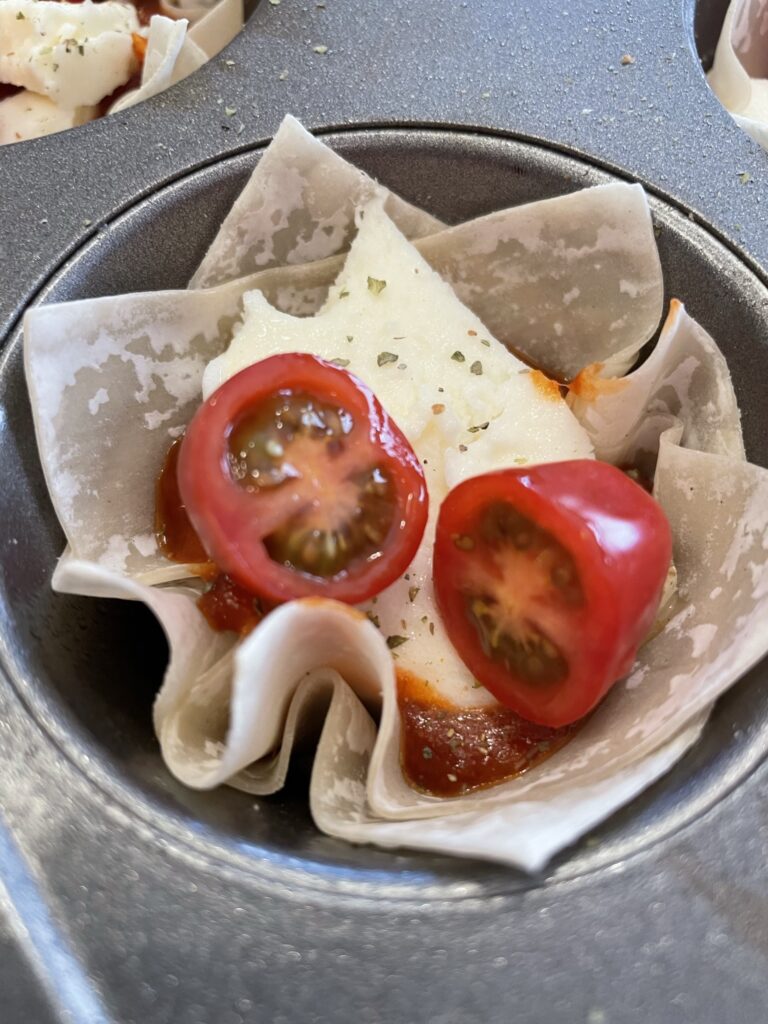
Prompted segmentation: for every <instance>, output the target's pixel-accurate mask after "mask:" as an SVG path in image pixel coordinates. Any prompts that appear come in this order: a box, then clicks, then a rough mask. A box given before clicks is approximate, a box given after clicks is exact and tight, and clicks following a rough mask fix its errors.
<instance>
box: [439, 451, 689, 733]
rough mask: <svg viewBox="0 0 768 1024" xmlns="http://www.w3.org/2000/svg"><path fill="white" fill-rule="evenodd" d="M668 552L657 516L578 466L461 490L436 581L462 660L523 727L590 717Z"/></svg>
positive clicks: (442, 536) (600, 469) (646, 615)
mask: <svg viewBox="0 0 768 1024" xmlns="http://www.w3.org/2000/svg"><path fill="white" fill-rule="evenodd" d="M671 555H672V538H671V533H670V529H669V524H668V522H667V520H666V517H665V516H664V513H663V511H662V509H661V507H660V506H659V505H658V503H657V502H655V501H654V500H653V498H652V497H651V496H650V495H649V494H647V493H646V492H645V491H644V490H643V489H642V487H640V486H638V484H636V483H634V482H633V481H632V480H631V479H629V477H627V476H626V474H624V473H622V472H621V471H620V470H618V469H616V468H615V467H613V466H610V465H608V464H606V463H602V462H596V461H591V460H578V461H572V462H562V463H548V464H544V465H539V466H534V467H530V468H525V469H509V470H502V471H500V472H497V473H488V474H485V475H484V476H480V477H475V478H474V479H471V480H466V481H464V482H463V483H461V484H459V486H458V487H456V488H454V490H452V491H451V493H450V494H449V495H448V497H447V498H446V499H445V501H444V503H443V506H442V508H441V510H440V515H439V517H438V522H437V531H436V539H435V553H434V582H435V593H436V597H437V603H438V607H439V609H440V613H441V615H442V617H443V619H444V621H445V623H446V628H447V630H448V634H449V636H450V638H451V641H452V643H453V645H454V646H455V648H456V650H457V652H458V654H459V655H460V657H461V658H462V660H463V661H464V663H465V664H466V665H467V667H468V668H469V669H470V671H471V672H472V673H473V674H474V675H475V676H476V678H477V679H478V680H479V682H481V683H482V684H483V685H484V686H485V687H487V689H489V690H490V691H491V692H492V693H493V694H494V696H495V697H496V698H497V699H498V700H499V701H500V702H501V703H502V704H504V705H506V706H507V707H509V708H511V709H512V710H513V711H515V712H516V713H517V714H519V715H521V716H522V717H523V718H526V719H528V720H529V721H531V722H536V723H538V724H540V725H547V726H552V727H557V726H562V725H567V724H569V723H571V722H575V721H577V720H578V719H579V718H581V717H583V716H584V715H586V714H587V713H588V712H589V711H590V710H592V708H593V707H594V706H595V705H596V704H597V703H598V702H599V701H600V700H601V698H602V697H603V696H604V695H605V693H606V692H607V691H608V690H609V689H610V687H611V686H612V685H613V683H614V682H616V681H617V680H618V679H620V678H621V677H622V676H623V675H625V674H626V673H627V672H628V671H629V669H630V668H631V666H632V663H633V661H634V659H635V655H636V653H637V648H638V646H639V645H640V643H641V642H642V641H643V639H644V638H645V636H646V635H647V633H648V631H649V629H650V627H651V625H652V623H653V620H654V617H655V615H656V612H657V610H658V606H659V601H660V598H661V593H662V590H663V587H664V581H665V579H666V575H667V571H668V568H669V564H670V559H671Z"/></svg>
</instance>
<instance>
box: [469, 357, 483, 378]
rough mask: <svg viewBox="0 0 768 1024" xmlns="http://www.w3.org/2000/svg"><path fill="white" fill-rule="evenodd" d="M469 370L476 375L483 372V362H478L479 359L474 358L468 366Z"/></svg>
mask: <svg viewBox="0 0 768 1024" xmlns="http://www.w3.org/2000/svg"><path fill="white" fill-rule="evenodd" d="M469 372H470V373H474V375H475V376H476V377H479V376H480V374H481V373H482V372H483V364H482V363H481V362H480V360H479V359H476V360H475V361H474V363H472V365H471V366H470V368H469Z"/></svg>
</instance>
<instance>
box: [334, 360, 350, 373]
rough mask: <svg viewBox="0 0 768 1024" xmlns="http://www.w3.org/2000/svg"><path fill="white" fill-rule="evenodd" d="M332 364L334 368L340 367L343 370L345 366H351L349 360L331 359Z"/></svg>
mask: <svg viewBox="0 0 768 1024" xmlns="http://www.w3.org/2000/svg"><path fill="white" fill-rule="evenodd" d="M330 362H331V365H332V366H340V367H341V369H342V370H343V369H344V367H345V366H349V360H348V359H331V361H330Z"/></svg>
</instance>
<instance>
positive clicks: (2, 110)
mask: <svg viewBox="0 0 768 1024" xmlns="http://www.w3.org/2000/svg"><path fill="white" fill-rule="evenodd" d="M97 114H98V107H74V108H73V109H72V110H62V108H61V107H57V106H56V104H55V103H53V102H52V101H51V100H49V99H48V97H47V96H38V95H37V93H34V92H29V90H28V89H24V90H23V91H22V92H18V93H16V95H15V96H9V97H8V98H7V99H4V100H2V102H0V146H3V145H5V144H6V143H8V142H24V141H26V140H27V139H37V138H39V136H41V135H53V133H54V132H63V131H64V130H65V129H67V128H77V127H78V125H81V124H85V123H86V121H92V120H93V119H94V118H95V117H96V116H97Z"/></svg>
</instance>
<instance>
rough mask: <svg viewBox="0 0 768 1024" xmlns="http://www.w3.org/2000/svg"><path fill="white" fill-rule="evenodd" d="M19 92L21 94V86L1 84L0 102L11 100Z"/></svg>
mask: <svg viewBox="0 0 768 1024" xmlns="http://www.w3.org/2000/svg"><path fill="white" fill-rule="evenodd" d="M17 92H21V86H20V85H9V84H8V83H7V82H0V102H2V101H3V100H8V99H10V98H11V96H15V95H16V93H17Z"/></svg>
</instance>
